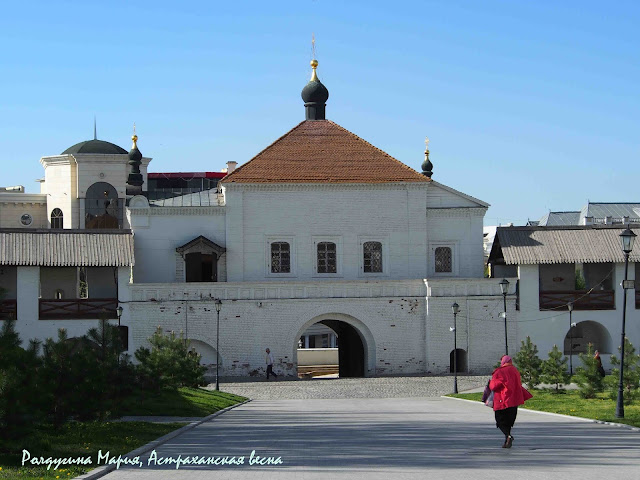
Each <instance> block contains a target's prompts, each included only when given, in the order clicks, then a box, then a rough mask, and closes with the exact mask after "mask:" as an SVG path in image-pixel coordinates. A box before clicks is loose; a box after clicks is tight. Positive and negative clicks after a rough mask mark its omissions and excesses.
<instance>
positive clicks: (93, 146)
mask: <svg viewBox="0 0 640 480" xmlns="http://www.w3.org/2000/svg"><path fill="white" fill-rule="evenodd" d="M74 153H90V154H91V153H93V154H99V155H122V154H125V155H126V153H127V151H126V150H125V149H124V148H122V147H119V146H118V145H116V144H114V143H110V142H105V141H104V140H95V139H94V140H87V141H85V142H80V143H76V144H75V145H73V146H72V147H69V148H67V149H66V150H65V151H64V152H62V153H61V154H60V155H69V154H74Z"/></svg>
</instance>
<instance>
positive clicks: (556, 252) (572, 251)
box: [489, 224, 640, 265]
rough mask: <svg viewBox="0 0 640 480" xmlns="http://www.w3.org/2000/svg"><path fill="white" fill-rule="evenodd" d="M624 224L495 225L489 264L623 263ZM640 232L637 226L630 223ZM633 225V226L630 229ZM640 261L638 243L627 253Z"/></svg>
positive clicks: (636, 260)
mask: <svg viewBox="0 0 640 480" xmlns="http://www.w3.org/2000/svg"><path fill="white" fill-rule="evenodd" d="M626 227H627V225H584V226H582V225H572V226H556V227H498V229H497V232H496V241H494V243H493V247H492V249H491V253H490V255H489V263H493V264H505V265H536V264H554V263H605V262H615V263H622V262H624V254H623V253H622V247H621V244H620V233H621V232H622V231H623V230H624V229H625V228H626ZM629 227H630V228H631V229H632V230H633V231H634V233H636V234H637V235H638V234H640V225H638V224H635V225H629ZM632 227H633V228H632ZM629 260H630V261H631V262H640V245H638V246H637V247H636V248H635V249H634V250H633V251H632V252H631V255H630V256H629Z"/></svg>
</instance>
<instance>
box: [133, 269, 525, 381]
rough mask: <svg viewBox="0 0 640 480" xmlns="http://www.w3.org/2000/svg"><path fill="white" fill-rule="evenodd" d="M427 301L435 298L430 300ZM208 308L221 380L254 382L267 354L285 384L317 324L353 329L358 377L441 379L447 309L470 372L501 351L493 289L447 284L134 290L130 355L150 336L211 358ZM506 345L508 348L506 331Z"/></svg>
mask: <svg viewBox="0 0 640 480" xmlns="http://www.w3.org/2000/svg"><path fill="white" fill-rule="evenodd" d="M428 292H430V293H429V296H427V295H428ZM434 292H435V293H437V294H438V295H440V296H439V297H434V296H431V295H432V294H433V293H434ZM216 298H220V299H222V302H223V305H222V310H221V314H220V348H219V352H220V355H221V358H222V360H221V368H222V370H221V371H222V373H223V375H231V376H259V375H262V374H263V373H264V368H265V365H264V349H265V348H267V347H269V348H271V350H272V352H273V354H274V357H275V358H276V372H284V373H285V374H288V375H295V372H296V370H295V366H296V363H297V347H298V340H299V338H300V336H301V335H302V334H303V333H304V332H305V331H306V330H307V329H308V328H309V327H310V326H311V325H313V324H315V323H317V322H318V321H321V320H341V321H344V322H346V323H349V324H350V325H352V326H354V327H355V328H356V330H357V331H358V332H359V333H360V335H361V337H362V338H363V339H364V345H365V351H366V355H365V357H366V358H365V362H366V363H365V364H366V374H367V375H402V374H420V373H422V374H424V373H445V372H446V371H448V368H449V352H450V351H451V350H452V348H453V337H452V336H451V335H452V334H451V333H450V332H449V326H450V325H451V324H452V321H453V318H452V313H451V304H452V303H453V301H458V303H459V304H461V306H462V309H463V313H461V315H460V316H459V320H460V323H459V325H458V328H459V329H460V330H459V335H460V336H459V337H458V338H459V342H460V343H459V345H460V348H466V350H467V351H468V352H469V366H470V369H471V370H472V371H474V372H486V371H489V370H490V368H491V366H492V365H493V364H494V363H495V362H496V361H497V359H499V358H500V354H501V353H502V349H503V347H504V336H503V332H504V330H503V329H502V328H501V325H502V323H500V322H497V321H496V319H497V318H498V315H499V312H500V311H501V310H502V296H501V295H499V286H498V282H497V281H496V280H493V279H491V280H484V279H456V282H455V284H454V283H452V282H451V281H447V280H442V281H439V280H434V281H431V280H430V281H429V282H425V281H423V280H406V281H399V280H376V281H333V282H260V283H246V282H241V283H224V284H221V283H219V284H204V283H200V284H165V285H163V284H134V285H132V286H131V299H130V300H131V302H130V303H129V304H128V306H127V311H128V312H130V313H129V314H130V315H131V319H130V320H129V322H130V323H131V324H132V325H133V326H134V327H133V328H134V332H133V348H134V349H135V348H137V347H139V346H141V345H147V339H148V338H149V337H150V336H151V335H152V334H153V332H154V331H155V328H156V327H157V326H160V327H162V328H163V330H165V331H175V332H182V333H183V334H184V335H185V336H188V338H189V339H193V340H198V341H199V342H204V343H205V344H208V345H209V346H211V347H212V348H213V349H215V347H216V338H215V333H216V311H215V306H214V300H215V299H216ZM514 302H515V299H514V297H513V295H512V294H511V295H510V297H509V304H510V308H509V314H510V318H509V321H510V322H513V321H514V320H515V314H513V312H512V310H513V305H514ZM512 314H513V318H511V315H512ZM500 321H501V319H500ZM488 322H491V323H490V324H489V323H488ZM488 324H489V325H490V327H491V328H487V325H488ZM469 330H471V331H472V332H473V334H472V335H471V336H470V337H469V335H467V332H468V331H469ZM494 330H495V331H494ZM474 335H477V339H476V338H473V337H474ZM509 335H510V342H515V336H516V332H515V328H514V329H513V332H510V333H509ZM469 338H471V339H469Z"/></svg>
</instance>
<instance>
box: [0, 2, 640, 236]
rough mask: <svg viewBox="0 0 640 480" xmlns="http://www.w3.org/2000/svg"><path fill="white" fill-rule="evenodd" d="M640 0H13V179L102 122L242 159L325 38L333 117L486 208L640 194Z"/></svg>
mask: <svg viewBox="0 0 640 480" xmlns="http://www.w3.org/2000/svg"><path fill="white" fill-rule="evenodd" d="M639 23H640V6H639V5H638V3H637V2H624V1H619V2H612V3H610V4H607V6H606V8H605V7H604V4H603V3H602V2H590V1H580V2H578V1H575V2H571V1H565V2H557V1H536V2H524V1H488V2H475V1H469V2H459V1H420V2H389V1H385V2H376V1H367V2H355V1H352V2H333V1H318V0H315V1H303V0H299V1H296V2H233V3H231V2H211V1H209V2H200V1H198V0H195V1H192V2H162V1H154V2H116V1H110V2H106V1H105V2H90V1H84V2H60V1H48V2H31V1H25V2H11V3H9V4H7V5H5V6H4V7H3V15H2V18H1V19H0V45H1V46H0V53H1V58H2V61H1V62H0V92H1V93H0V98H1V99H2V103H1V106H2V115H0V145H1V147H2V148H0V165H2V169H1V174H0V185H16V184H23V185H25V186H26V188H27V191H29V192H37V191H38V187H37V184H36V183H34V180H35V179H36V178H39V177H42V176H43V170H42V167H41V166H40V164H39V162H38V160H39V158H40V157H42V156H45V155H55V154H59V153H60V152H62V151H63V150H64V149H66V148H67V147H69V146H70V145H72V144H75V143H77V142H79V141H82V140H87V139H89V138H92V137H93V117H94V115H95V116H96V117H97V123H98V138H100V139H103V140H108V141H111V142H114V143H116V144H119V145H121V146H123V147H124V148H126V149H129V146H130V136H131V130H132V124H133V122H135V123H136V125H137V131H138V135H139V137H140V140H139V147H140V149H141V151H142V153H143V154H144V155H145V156H150V157H152V158H153V162H152V163H151V165H150V171H155V172H166V171H218V170H220V169H221V168H223V167H224V166H225V163H226V162H227V161H228V160H235V161H237V162H238V163H240V164H242V163H244V162H246V161H248V160H249V159H251V158H252V157H253V156H254V155H255V154H256V153H258V152H259V151H260V150H262V149H263V148H264V147H266V146H267V145H269V144H270V143H271V142H272V141H274V140H275V139H277V138H278V137H279V136H281V135H282V134H283V133H285V132H286V131H288V130H289V129H290V128H292V127H293V126H295V125H296V124H297V123H298V122H300V121H301V120H303V119H304V109H303V105H302V100H301V99H300V91H301V89H302V87H303V86H304V85H305V83H306V82H307V81H308V78H309V75H310V67H309V60H310V59H311V47H310V39H311V33H312V32H314V33H315V36H316V42H317V58H318V60H319V62H320V66H319V68H318V74H319V77H320V79H321V80H322V81H323V83H324V84H325V85H326V86H327V88H328V89H329V92H330V98H329V101H328V103H327V118H329V119H331V120H334V121H336V122H337V123H339V124H340V125H342V126H343V127H345V128H347V129H349V130H351V131H353V132H354V133H356V134H358V135H360V136H361V137H363V138H365V139H366V140H368V141H370V142H371V143H373V144H374V145H376V146H377V147H379V148H381V149H383V150H385V151H386V152H388V153H389V154H391V155H393V156H394V157H396V158H397V159H399V160H401V161H402V162H404V163H406V164H408V165H410V166H411V167H413V168H415V169H417V170H420V165H421V163H422V161H423V151H424V137H425V136H429V138H430V139H431V145H430V149H431V160H432V162H433V164H434V175H433V178H434V179H435V180H438V181H440V182H442V183H444V184H446V185H449V186H451V187H453V188H456V189H458V190H461V191H463V192H465V193H467V194H469V195H473V196H475V197H478V198H480V199H482V200H485V201H487V202H489V203H490V204H491V205H492V206H491V208H490V209H489V211H488V213H487V215H486V217H485V224H487V225H492V224H496V223H503V224H504V223H506V222H510V221H511V222H515V223H524V222H525V221H526V220H527V218H532V219H537V218H539V217H541V216H542V215H544V214H545V213H546V212H547V211H549V210H550V209H551V210H554V211H556V210H577V209H579V208H580V207H581V206H582V205H583V204H584V203H586V201H587V199H589V200H591V201H601V202H603V201H636V202H637V201H640V198H639V197H638V194H637V193H636V189H635V188H634V187H636V186H637V185H638V178H640V162H639V161H638V160H639V154H640V140H639V136H638V133H639V132H640V108H639V107H640V96H639V95H638V86H639V85H640V48H639V45H640V33H639V32H640V29H639V28H638V27H637V25H638V24H639Z"/></svg>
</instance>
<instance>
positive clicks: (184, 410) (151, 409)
mask: <svg viewBox="0 0 640 480" xmlns="http://www.w3.org/2000/svg"><path fill="white" fill-rule="evenodd" d="M245 400H246V398H244V397H239V396H238V395H233V394H231V393H224V392H216V391H211V390H204V389H202V388H180V389H178V391H177V392H176V391H163V392H162V393H160V394H157V395H152V394H136V395H133V396H131V397H129V398H128V399H127V400H126V402H124V404H123V406H122V412H121V413H122V415H170V416H176V417H177V416H179V417H205V416H207V415H210V414H212V413H215V412H217V411H218V410H222V409H223V408H227V407H230V406H231V405H235V404H236V403H240V402H244V401H245Z"/></svg>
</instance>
